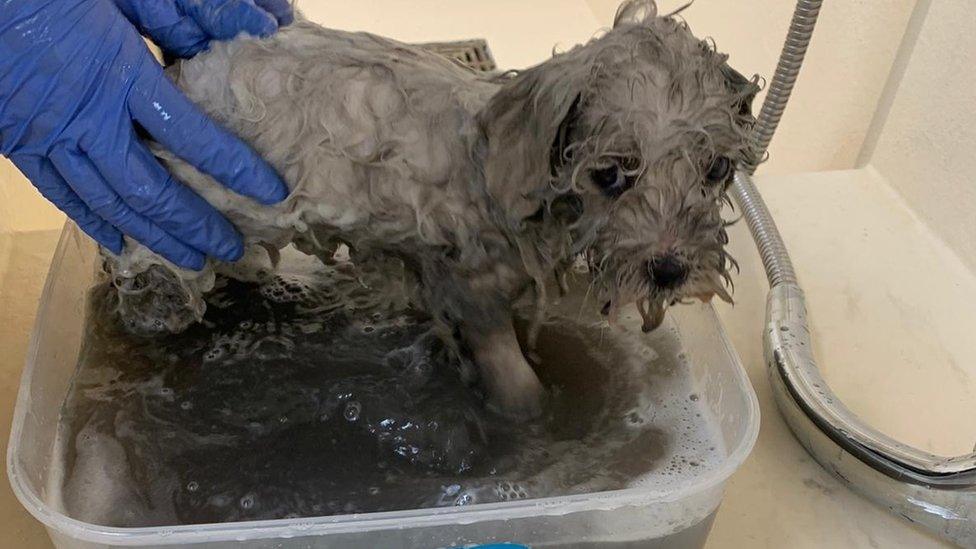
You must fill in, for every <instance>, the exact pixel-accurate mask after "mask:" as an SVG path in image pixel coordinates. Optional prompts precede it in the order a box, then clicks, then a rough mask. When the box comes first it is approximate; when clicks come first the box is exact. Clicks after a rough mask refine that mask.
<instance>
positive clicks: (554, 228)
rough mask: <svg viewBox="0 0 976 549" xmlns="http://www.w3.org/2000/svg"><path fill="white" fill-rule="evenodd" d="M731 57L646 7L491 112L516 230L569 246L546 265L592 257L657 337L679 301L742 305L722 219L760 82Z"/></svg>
mask: <svg viewBox="0 0 976 549" xmlns="http://www.w3.org/2000/svg"><path fill="white" fill-rule="evenodd" d="M726 59H727V57H726V56H725V55H722V54H719V53H717V52H716V51H715V50H714V47H713V46H712V45H711V44H710V43H708V42H705V41H701V40H698V39H697V38H695V37H694V36H693V35H692V34H691V33H690V31H689V30H688V28H687V26H686V25H685V24H684V23H683V22H681V21H679V20H678V19H676V18H675V17H673V16H658V15H657V13H656V9H655V6H654V4H653V2H650V1H648V0H643V1H641V0H632V1H629V2H626V3H625V4H624V5H623V6H621V9H620V11H619V12H618V15H617V18H616V21H615V24H614V27H613V29H612V30H610V31H609V32H608V33H607V34H605V35H604V36H602V37H600V38H597V39H594V40H593V41H591V42H590V43H588V44H586V45H583V46H578V47H576V48H574V49H573V50H571V51H569V52H567V53H564V54H560V55H557V56H555V57H553V58H552V59H551V60H549V61H547V62H546V63H543V64H542V65H539V66H536V67H534V68H531V69H529V70H527V71H525V72H522V73H520V74H518V75H517V76H515V77H514V78H512V79H511V80H510V81H508V82H506V83H505V84H504V86H503V88H502V89H501V91H499V92H498V94H497V95H496V96H495V97H493V98H492V100H491V102H490V103H489V105H488V106H487V107H486V109H485V111H484V112H483V113H482V114H483V119H482V123H483V126H484V128H485V132H486V135H487V139H488V154H487V159H486V164H485V175H486V181H487V187H488V193H489V194H490V195H491V198H492V199H493V201H494V202H495V203H496V204H498V205H499V206H500V209H501V210H502V211H503V212H504V213H503V215H504V216H505V219H506V222H507V223H508V224H509V226H511V227H512V228H513V230H514V231H516V232H517V233H531V234H533V235H536V238H535V241H536V242H541V243H542V244H536V245H537V246H541V247H544V246H546V245H549V246H552V245H553V243H558V246H559V247H562V248H564V249H540V250H539V252H540V254H539V255H540V257H543V258H547V259H550V260H551V261H555V260H559V259H565V258H566V257H569V256H572V255H576V254H583V255H584V256H585V257H586V258H587V260H588V262H589V264H590V266H591V269H592V270H593V272H594V273H595V276H596V279H597V282H598V286H599V287H600V288H601V291H602V293H603V294H604V295H603V297H604V300H603V301H605V302H606V303H607V305H606V310H607V312H614V311H616V310H617V309H618V308H619V307H620V306H622V305H625V304H628V303H632V302H637V304H638V306H639V308H640V310H641V312H642V313H643V314H644V320H645V323H644V326H645V329H647V330H650V329H653V328H656V327H657V326H658V325H659V324H660V322H661V320H662V319H663V317H664V311H665V308H666V307H667V306H668V305H670V304H672V303H674V302H677V301H680V300H683V299H686V298H699V299H702V300H707V299H710V298H711V297H713V296H715V295H718V296H720V297H721V298H723V299H726V300H728V299H730V297H729V293H728V292H727V291H726V289H725V286H726V284H727V283H729V276H728V269H729V268H730V267H731V266H732V265H733V264H734V263H733V261H732V259H731V258H730V257H729V256H728V254H727V253H726V251H725V249H724V246H725V244H726V243H727V241H728V240H727V236H726V233H725V227H726V222H725V221H723V219H722V217H721V210H722V205H723V202H726V201H727V195H726V190H727V188H728V186H729V184H730V182H731V180H732V176H733V173H734V171H735V167H736V164H737V163H739V162H743V161H745V160H746V159H747V158H748V155H749V154H750V144H751V141H750V138H749V136H750V130H751V127H752V125H753V123H754V118H753V117H752V115H751V113H750V104H751V101H752V98H753V96H754V95H755V94H756V92H757V91H758V86H757V85H756V84H755V82H754V81H749V80H747V79H745V78H744V77H742V75H740V74H739V73H737V72H735V71H734V70H732V69H731V68H729V66H728V65H727V64H726ZM558 234H561V235H568V238H563V239H560V238H555V237H553V236H551V235H558ZM547 235H550V236H547Z"/></svg>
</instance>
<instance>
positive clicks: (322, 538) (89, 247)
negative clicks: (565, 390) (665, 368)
mask: <svg viewBox="0 0 976 549" xmlns="http://www.w3.org/2000/svg"><path fill="white" fill-rule="evenodd" d="M97 271H98V258H97V254H96V250H95V247H94V245H93V244H92V243H91V242H90V241H89V240H88V239H87V238H86V237H85V236H83V235H82V234H81V233H80V232H79V231H78V229H77V228H76V227H75V226H74V225H71V224H69V225H67V226H66V227H65V230H64V231H63V233H62V236H61V241H60V243H59V245H58V248H57V251H56V253H55V256H54V260H53V262H52V265H51V270H50V273H49V274H48V279H47V283H46V286H45V289H44V294H43V296H42V298H41V302H40V306H39V311H38V315H37V323H36V326H35V328H34V333H33V336H32V339H31V346H30V351H29V354H28V359H27V365H26V368H25V369H24V373H23V378H22V380H21V385H20V393H19V395H18V397H17V407H16V410H15V413H14V423H13V428H12V431H11V435H10V445H9V450H8V455H7V472H8V475H9V478H10V482H11V485H12V487H13V490H14V492H15V493H16V494H17V497H18V498H19V499H20V502H21V503H22V504H23V505H24V507H26V508H27V510H28V511H30V513H31V514H33V515H34V516H35V517H36V518H37V519H38V520H39V521H41V522H42V523H43V524H44V526H45V527H46V528H47V531H48V533H49V534H50V536H51V539H52V540H53V541H54V544H55V545H56V546H57V547H59V548H69V547H70V548H96V547H118V546H131V547H166V546H172V545H179V546H185V547H226V546H235V547H255V548H257V547H260V548H282V549H287V548H311V547H362V548H370V549H372V548H385V547H390V548H394V547H396V548H399V547H417V548H424V549H428V548H429V549H433V548H438V547H458V546H466V545H473V544H482V543H492V542H505V541H511V542H517V543H521V544H526V545H529V546H531V547H614V548H617V547H642V548H643V547H662V548H663V547H668V548H673V547H701V546H702V545H703V544H704V543H705V539H706V537H707V536H708V531H709V528H710V527H711V523H712V518H713V517H714V514H715V512H716V510H717V509H718V506H719V503H720V502H721V499H722V494H723V491H724V488H725V482H726V481H727V480H728V478H729V476H730V475H731V474H732V473H733V472H734V471H735V470H736V469H737V468H738V467H739V466H740V465H741V464H742V462H743V460H745V458H746V456H747V455H748V454H749V452H750V451H751V450H752V447H753V444H754V443H755V440H756V435H757V433H758V429H759V409H758V404H757V401H756V396H755V394H754V393H753V390H752V387H751V385H750V384H749V381H748V378H747V377H746V374H745V371H744V370H743V368H742V365H741V364H740V362H739V358H738V356H737V355H736V353H735V351H734V350H733V349H732V347H731V345H730V343H729V341H728V339H727V338H726V337H725V333H724V331H723V329H722V326H721V324H720V323H719V321H718V318H717V317H716V315H715V312H714V310H713V309H712V308H711V306H708V305H694V306H683V307H675V308H672V309H671V312H670V314H669V317H670V318H669V320H668V321H667V322H669V323H672V326H674V327H675V328H676V329H677V333H678V334H679V338H680V340H681V341H683V342H694V344H693V345H683V349H682V351H683V352H685V353H687V356H688V363H689V364H690V368H691V370H692V371H691V373H690V375H691V376H692V379H693V381H694V383H695V385H696V386H697V389H698V392H699V394H700V398H701V401H702V402H703V403H704V404H705V409H706V411H708V412H710V413H711V414H713V417H714V418H715V420H716V423H717V426H718V429H719V430H720V433H719V436H720V438H721V440H722V442H723V443H724V446H725V448H726V449H727V457H726V458H725V459H724V461H722V462H720V463H718V464H717V465H716V466H714V467H711V468H708V469H707V470H705V471H703V472H702V474H700V475H698V476H691V477H688V478H687V479H686V480H685V481H683V482H682V484H680V485H679V486H677V487H676V488H674V489H670V490H666V491H664V490H654V489H647V488H639V487H638V488H628V489H624V490H616V491H611V492H601V493H593V494H582V495H573V496H563V497H553V498H545V499H534V500H523V501H514V502H506V503H497V504H483V505H472V506H468V507H454V508H438V509H418V510H408V511H397V512H386V513H370V514H359V515H344V516H330V517H319V518H305V519H288V520H272V521H256V522H242V523H224V524H210V525H192V526H172V527H152V528H110V527H104V526H98V525H94V524H88V523H85V522H81V521H78V520H75V519H72V518H70V517H68V516H66V515H65V514H64V513H63V512H62V509H61V508H60V505H59V503H58V500H59V497H58V494H59V487H60V486H61V482H62V478H61V476H60V474H61V473H60V471H58V470H56V468H55V466H54V464H55V463H54V459H53V457H54V452H55V448H54V446H55V440H56V438H57V429H58V415H59V413H60V410H61V404H62V400H63V399H64V397H65V395H66V393H67V391H68V388H69V385H70V383H71V380H72V376H73V374H74V372H75V367H76V359H77V357H78V354H79V350H80V346H81V344H82V336H83V330H84V318H85V299H86V293H87V290H88V288H90V287H91V286H92V284H93V283H94V282H95V280H96V277H97V276H98V272H97Z"/></svg>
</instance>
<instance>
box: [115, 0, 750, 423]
mask: <svg viewBox="0 0 976 549" xmlns="http://www.w3.org/2000/svg"><path fill="white" fill-rule="evenodd" d="M171 76H172V77H173V78H174V79H175V80H176V82H177V83H178V84H179V86H180V88H182V89H183V90H184V91H185V92H186V93H187V95H188V96H189V97H190V98H191V99H192V100H193V101H195V102H196V103H197V104H199V105H200V106H201V107H202V108H203V110H205V111H206V112H207V113H209V114H210V115H211V116H213V117H214V118H215V119H217V120H218V121H220V122H221V123H223V124H224V125H226V126H227V127H229V128H231V129H232V130H233V131H234V132H236V133H237V134H238V135H240V136H241V137H243V138H244V139H245V140H246V141H248V142H249V143H251V145H253V146H254V148H255V149H256V150H257V151H259V152H260V153H261V154H262V155H263V156H264V157H265V158H266V159H267V160H268V161H269V162H270V163H271V164H272V165H274V166H275V168H276V169H277V170H278V171H279V172H280V173H281V174H282V175H283V177H284V179H285V181H286V182H287V183H288V185H289V186H290V188H291V194H290V196H289V198H288V199H287V200H286V201H284V202H283V203H282V204H280V205H277V206H273V207H262V206H259V205H258V204H257V203H255V202H253V201H251V200H250V199H247V198H244V197H241V196H238V195H235V194H234V193H232V192H230V191H228V190H226V189H225V188H224V187H222V186H220V185H219V184H217V183H216V182H214V181H213V180H211V179H210V178H209V177H207V176H205V175H202V174H200V173H199V172H197V171H195V170H194V169H193V168H191V167H190V166H188V165H187V164H186V163H184V162H182V161H180V160H179V159H178V158H175V157H173V156H172V155H170V154H169V153H167V152H166V151H163V150H158V151H157V155H158V156H159V157H160V158H161V159H162V160H163V161H164V162H165V164H166V165H167V166H168V167H169V168H170V169H171V170H172V171H173V173H174V174H175V175H176V176H177V177H179V178H180V179H181V180H182V181H184V182H185V183H186V184H187V185H189V186H191V187H192V188H193V189H195V190H196V191H197V192H198V193H200V194H201V195H202V196H203V197H205V198H206V199H207V200H208V201H209V202H210V203H212V204H214V205H215V206H216V207H217V208H219V209H220V210H221V211H222V212H224V213H225V214H226V215H227V216H228V218H229V219H230V220H231V221H232V222H233V223H234V224H235V225H236V226H237V227H238V229H239V230H240V231H241V233H242V234H243V235H244V238H245V240H246V242H247V244H248V245H249V248H248V252H247V256H246V257H245V260H244V261H242V262H239V263H238V264H235V265H221V264H218V263H216V262H211V263H209V264H208V266H207V268H206V269H205V270H204V272H202V273H190V272H186V271H180V270H179V269H176V268H175V267H173V266H172V265H170V264H168V263H167V262H166V261H165V260H163V259H161V258H159V257H157V256H156V255H155V254H153V253H152V252H151V251H149V250H147V249H146V248H143V247H142V246H140V245H138V244H137V243H134V242H129V243H128V246H127V249H126V251H125V252H124V253H123V254H122V255H121V256H118V257H115V256H111V255H110V254H108V255H107V256H106V259H107V265H108V266H109V268H110V270H111V271H112V272H113V274H114V276H115V280H116V284H117V287H118V288H119V296H120V313H121V314H122V317H123V319H124V320H125V321H126V322H128V323H129V324H130V325H132V326H136V327H141V328H143V329H145V328H150V329H161V330H169V331H179V330H181V329H183V328H185V327H186V326H187V325H188V324H189V323H192V322H193V321H196V320H199V319H200V318H201V316H202V314H203V300H202V295H203V294H204V293H205V292H207V291H208V290H209V289H211V287H212V285H213V280H214V272H215V271H216V272H224V273H226V274H230V275H231V276H236V277H238V278H245V279H253V280H261V279H265V278H267V277H268V276H270V275H271V274H272V273H273V269H274V263H275V261H276V257H277V254H276V250H277V249H279V248H280V247H282V246H284V245H286V244H288V243H290V242H294V243H296V245H297V246H298V247H299V248H300V249H302V250H303V251H306V252H307V253H312V254H316V255H318V256H319V257H321V258H322V259H323V260H324V261H329V260H330V258H331V256H332V254H333V252H334V251H335V249H336V247H337V246H338V245H339V244H347V245H348V246H349V248H350V249H351V250H352V257H353V260H354V262H356V263H358V264H364V265H365V264H370V263H371V262H375V261H381V260H382V261H386V262H389V261H395V262H400V263H401V264H402V265H403V266H405V272H406V273H407V276H408V277H410V278H411V279H412V280H414V281H415V284H412V285H410V284H408V285H407V286H409V287H411V288H413V290H414V292H415V295H414V296H413V298H414V300H415V301H417V302H418V303H419V305H420V306H422V307H424V308H425V309H426V310H427V311H428V312H429V313H431V315H432V317H434V318H435V319H436V320H437V321H438V322H439V323H440V324H441V326H442V327H444V328H445V330H444V332H445V337H447V338H450V339H456V341H455V343H457V344H458V347H459V348H462V349H464V350H465V352H468V353H470V354H471V356H472V358H473V359H474V360H475V362H476V363H477V364H478V366H479V368H480V370H481V379H482V382H483V383H484V384H485V386H486V389H487V391H488V393H489V395H490V397H491V402H492V404H493V405H495V406H496V407H498V408H499V409H501V410H503V411H505V412H508V413H511V414H516V415H532V414H534V413H537V412H538V411H539V406H540V399H541V398H542V396H543V392H544V391H543V389H542V387H541V384H540V383H539V381H538V379H537V378H536V377H535V374H534V373H533V371H532V369H531V368H530V366H529V365H528V363H527V362H526V360H525V358H524V357H523V354H522V352H521V350H520V348H519V345H518V342H517V340H516V338H515V335H514V331H513V329H512V312H511V310H512V303H513V301H514V300H515V299H516V298H519V297H520V296H525V295H529V296H530V297H531V298H532V299H533V300H534V301H535V303H536V309H537V311H539V313H538V315H537V316H539V317H541V315H542V311H544V307H545V305H546V303H547V302H548V301H549V298H548V295H549V290H548V289H547V288H548V286H549V285H550V283H551V281H552V280H553V277H554V275H555V278H557V279H558V278H559V276H560V273H562V272H563V271H565V269H567V268H568V267H569V266H570V265H571V263H572V261H573V260H574V258H578V257H584V258H585V259H586V260H587V262H588V264H589V266H590V268H591V269H590V270H591V273H593V281H594V282H593V287H594V289H595V290H596V292H595V293H597V294H598V295H600V296H601V297H602V300H601V303H603V302H606V303H607V305H606V306H605V312H607V313H608V314H610V315H611V316H613V315H615V314H616V311H618V310H619V309H620V308H621V307H622V306H624V305H627V304H630V303H635V302H636V303H637V304H638V307H639V310H640V311H641V312H642V314H643V315H644V317H645V326H646V328H648V329H653V328H654V327H656V326H657V324H659V323H660V321H661V319H662V318H663V314H664V310H665V308H666V307H667V306H668V305H670V304H672V303H674V302H677V301H680V300H683V299H686V298H692V297H694V298H700V299H710V298H711V297H712V296H713V295H719V296H720V297H722V298H725V299H728V295H729V294H728V292H727V291H726V290H725V286H726V282H727V281H728V270H729V267H730V266H731V265H732V264H733V262H732V261H731V258H730V257H729V256H728V255H727V254H726V252H725V250H724V245H725V244H726V243H727V237H726V233H725V226H726V223H725V222H724V221H723V219H722V217H721V215H720V212H721V209H722V204H723V201H726V200H727V198H726V186H727V185H728V183H729V179H730V176H731V173H728V174H724V173H723V174H720V175H721V178H719V179H720V180H710V179H709V178H708V177H707V174H708V173H709V172H710V171H712V172H715V171H716V170H714V169H713V168H714V167H715V165H716V163H719V162H721V160H719V159H722V158H724V159H728V160H729V161H730V163H731V164H733V165H734V163H736V162H740V161H743V160H745V159H746V156H747V155H748V154H749V150H750V142H749V138H748V136H749V130H750V127H751V125H752V123H753V121H754V120H753V118H752V116H751V114H750V113H749V104H750V102H751V99H752V96H753V95H754V94H755V93H756V91H757V86H756V84H755V79H754V80H753V81H749V80H746V79H744V78H743V77H741V76H740V75H739V74H738V73H736V72H735V71H733V70H731V69H730V68H729V67H728V65H727V64H726V56H725V55H722V54H719V53H717V52H716V51H715V50H714V47H713V46H712V45H711V44H710V43H709V42H705V41H701V40H699V39H697V38H695V37H694V36H693V35H692V34H691V33H690V31H689V30H688V28H687V26H686V25H685V24H684V23H683V22H682V21H680V20H679V19H678V18H676V17H675V16H673V15H669V16H659V15H658V14H657V12H656V6H655V5H654V4H653V2H651V1H648V0H632V1H629V2H626V3H624V5H622V6H621V8H620V10H619V12H618V15H617V18H616V21H615V23H614V27H613V29H611V30H609V31H608V32H606V33H605V34H604V35H602V36H600V37H598V38H595V39H593V40H592V41H590V42H589V43H587V44H585V45H581V46H577V47H575V48H573V49H572V50H570V51H568V52H565V53H562V54H558V55H555V56H554V57H553V58H552V59H550V60H548V61H546V62H544V63H542V64H540V65H538V66H536V67H533V68H530V69H528V70H525V71H523V72H519V73H509V74H506V75H503V76H486V75H479V74H476V73H474V72H472V71H469V70H467V69H465V68H463V67H461V66H458V65H456V64H454V63H453V62H451V61H448V60H446V59H443V58H440V57H438V56H436V55H435V54H432V53H430V52H427V51H425V50H423V49H420V48H417V47H414V46H410V45H406V44H402V43H399V42H396V41H393V40H390V39H386V38H382V37H379V36H374V35H370V34H365V33H348V32H342V31H337V30H331V29H325V28H322V27H320V26H318V25H315V24H313V23H310V22H307V21H301V20H299V21H298V22H296V23H295V24H294V25H292V26H290V27H288V28H285V29H282V31H281V32H279V33H278V34H277V35H275V36H274V37H272V38H268V39H263V40H256V39H249V38H239V39H237V40H234V41H231V42H229V43H221V44H215V45H214V46H213V47H212V49H211V50H210V51H209V52H207V53H204V54H201V55H199V56H197V57H195V58H194V59H191V60H187V61H182V62H181V63H179V64H178V65H176V66H174V67H173V68H172V69H171ZM718 171H719V172H721V170H718ZM601 177H602V179H601ZM598 181H602V184H603V186H604V188H601V186H600V184H598ZM608 181H611V182H613V185H610V186H609V187H607V182H608ZM662 253H670V254H672V255H674V256H675V257H677V258H679V259H680V260H681V261H683V262H685V263H686V264H687V265H688V266H689V267H690V270H689V274H688V276H687V278H686V280H685V281H684V282H683V283H682V284H681V285H680V286H678V287H674V288H669V289H660V288H658V287H657V286H656V285H655V281H654V280H653V275H650V274H649V270H648V267H647V266H648V261H651V260H652V259H653V258H654V257H657V256H658V255H659V254H662ZM451 334H454V335H451Z"/></svg>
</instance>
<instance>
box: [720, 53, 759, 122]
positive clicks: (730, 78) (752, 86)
mask: <svg viewBox="0 0 976 549" xmlns="http://www.w3.org/2000/svg"><path fill="white" fill-rule="evenodd" d="M721 71H722V76H724V77H725V84H726V86H728V88H729V91H730V92H732V95H733V97H734V98H735V99H734V101H735V103H734V104H733V106H734V107H735V109H736V112H738V114H739V115H740V116H751V115H752V101H753V99H755V98H756V94H757V93H759V85H758V84H756V78H758V77H756V78H754V79H753V80H749V79H748V78H746V77H745V76H743V75H742V73H740V72H739V71H737V70H735V69H733V68H732V67H730V66H729V65H728V64H723V65H722V67H721Z"/></svg>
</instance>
